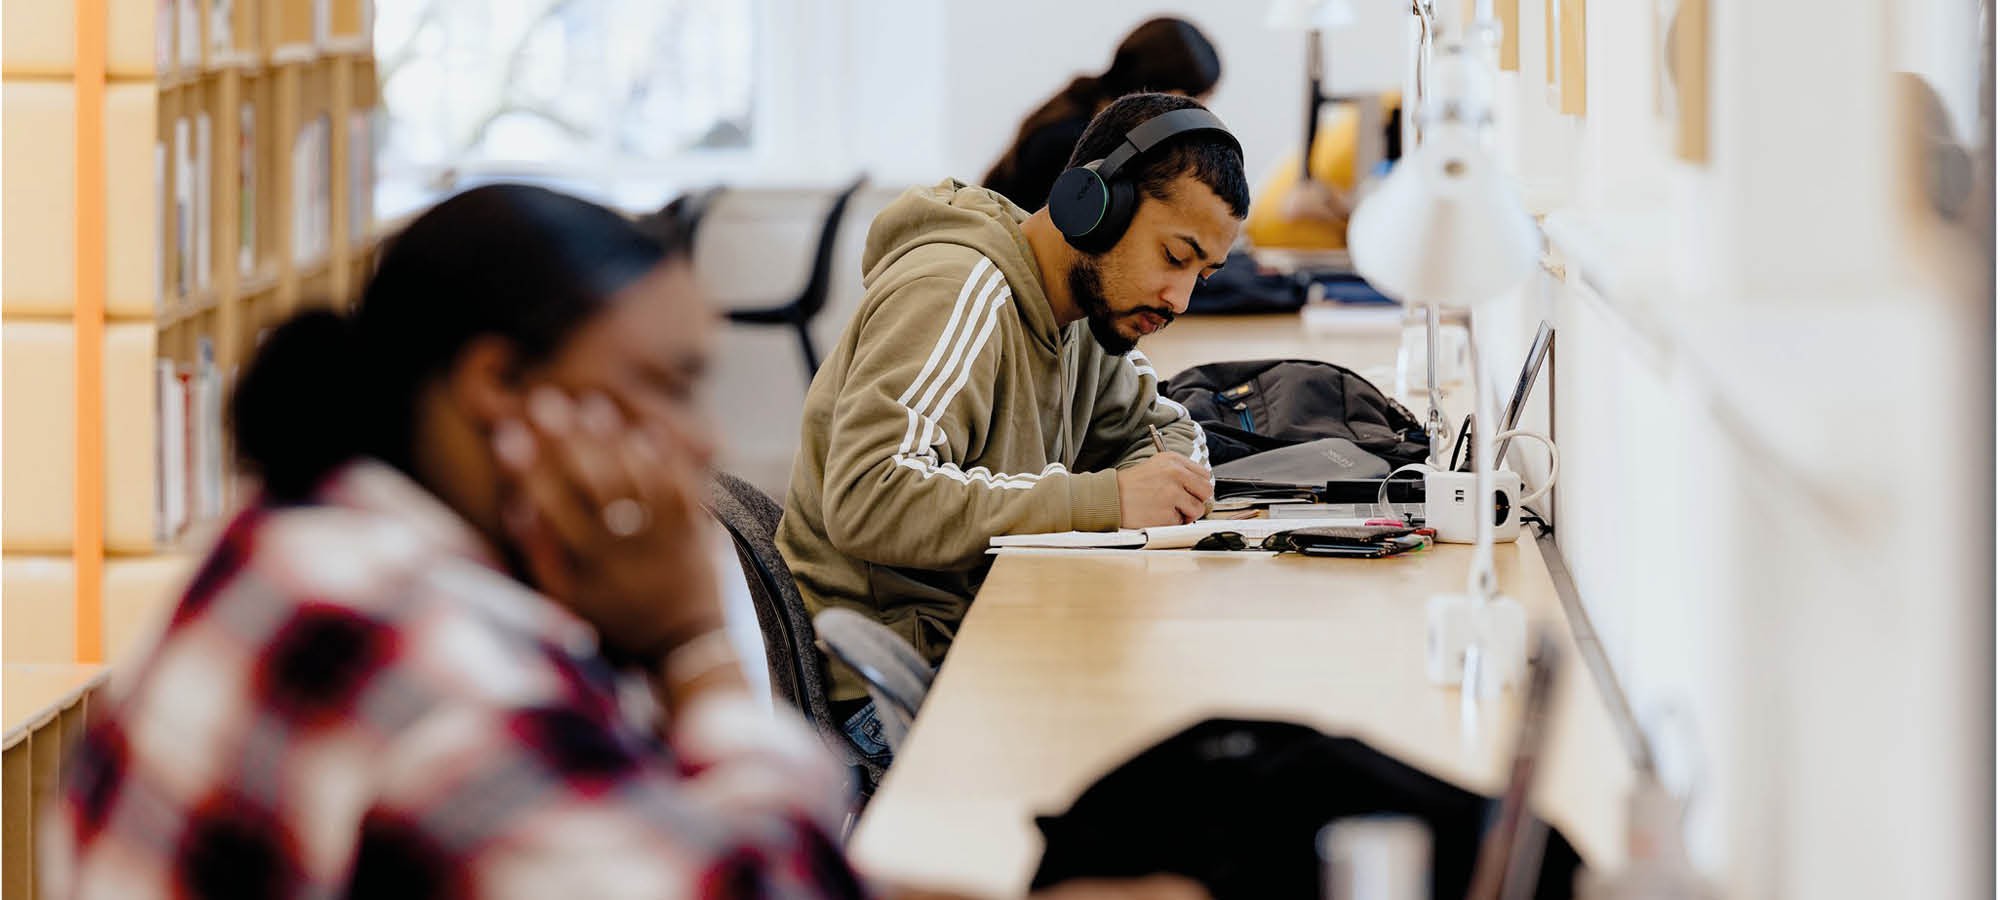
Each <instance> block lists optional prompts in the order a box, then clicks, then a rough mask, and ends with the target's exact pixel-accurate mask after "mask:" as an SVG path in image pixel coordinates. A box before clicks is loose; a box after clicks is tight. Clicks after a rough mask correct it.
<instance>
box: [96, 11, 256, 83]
mask: <svg viewBox="0 0 2000 900" xmlns="http://www.w3.org/2000/svg"><path fill="white" fill-rule="evenodd" d="M237 2H238V3H247V2H249V0H237ZM107 11H108V15H107V16H106V19H105V35H104V43H105V49H104V52H105V59H104V67H105V70H106V71H108V72H109V73H110V74H111V76H112V77H114V78H151V77H152V76H153V73H154V71H155V70H156V69H157V68H158V66H157V65H156V61H157V59H158V58H159V49H158V46H157V44H155V43H154V38H155V36H156V35H158V34H159V31H158V29H159V28H164V27H165V26H166V23H165V22H155V21H154V20H155V19H158V18H160V15H159V2H158V0H107ZM168 34H169V36H171V34H172V32H171V31H169V32H168Z"/></svg>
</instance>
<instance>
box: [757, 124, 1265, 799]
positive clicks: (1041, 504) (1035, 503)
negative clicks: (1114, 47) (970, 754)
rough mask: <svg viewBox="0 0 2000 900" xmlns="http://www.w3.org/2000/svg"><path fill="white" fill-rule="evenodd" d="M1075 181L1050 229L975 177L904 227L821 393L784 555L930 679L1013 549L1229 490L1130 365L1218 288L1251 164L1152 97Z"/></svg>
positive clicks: (1219, 135) (865, 737)
mask: <svg viewBox="0 0 2000 900" xmlns="http://www.w3.org/2000/svg"><path fill="white" fill-rule="evenodd" d="M1070 165H1071V167H1072V168H1071V169H1070V170H1069V171H1067V172H1064V173H1063V174H1062V176H1061V177H1060V178H1058V179H1057V181H1056V184H1055V188H1054V190H1053V191H1052V193H1051V196H1050V198H1049V204H1048V205H1047V206H1045V207H1044V208H1043V209H1041V210H1040V211H1038V212H1035V213H1034V214H1032V215H1030V214H1029V213H1027V212H1026V211H1024V210H1022V209H1020V208H1019V207H1016V206H1014V205H1013V204H1012V203H1009V202H1008V201H1007V200H1006V199H1005V198H1003V197H1001V196H1000V195H999V194H996V193H994V192H992V191H988V190H986V189H984V188H978V187H972V186H968V185H965V184H962V183H960V182H958V181H955V180H952V181H946V182H944V183H943V184H940V185H938V186H936V187H931V188H918V189H914V190H911V191H910V192H908V193H906V194H904V195H903V196H902V197H901V198H899V199H898V200H897V201H896V202H895V203H893V204H891V205H890V206H889V207H888V208H887V209H885V210H884V211H883V212H882V214H881V215H880V216H878V217H876V219H875V222H874V225H873V226H872V228H871V229H870V231H869V234H868V244H867V249H866V252H865V255H864V257H863V260H862V265H863V271H864V272H865V273H866V274H865V277H864V282H863V283H864V284H865V285H866V288H867V291H866V293H865V294H864V296H863V297H862V300H861V309H860V311H859V312H857V313H856V314H855V317H854V319H853V321H852V322H851V323H850V324H849V325H848V328H847V333H846V334H845V335H844V336H843V337H842V338H841V342H840V346H839V348H838V349H836V350H835V351H834V353H833V354H832V356H831V358H829V359H828V360H827V361H826V364H825V365H824V366H822V367H821V368H820V371H819V375H818V377H817V378H815V379H814V380H813V384H812V388H811V389H810V390H809V391H808V392H807V394H806V405H805V422H804V425H803V429H802V431H803V434H802V439H801V446H800V448H799V455H798V458H797V461H796V462H795V463H794V465H793V470H792V481H791V489H790V493H789V495H788V496H787V498H786V503H785V516H784V520H783V522H782V523H781V524H780V526H779V528H778V540H777V543H778V547H779V549H780V551H781V552H782V553H783V554H784V557H785V561H786V563H787V564H788V565H789V566H790V567H791V570H792V575H793V576H794V578H795V579H796V580H797V582H798V587H799V593H800V594H801V595H802V596H803V597H804V599H805V602H806V605H807V607H808V608H809V609H811V610H812V612H813V613H815V614H817V613H818V612H819V611H820V610H821V609H824V608H827V607H830V606H842V607H847V608H850V609H854V610H857V611H859V612H862V613H864V614H866V615H869V616H872V617H874V618H875V619H877V620H879V621H881V622H882V623H883V624H885V625H887V626H889V627H890V628H891V629H893V630H895V631H896V632H897V633H898V634H900V635H902V636H903V638H904V639H905V640H908V641H909V642H910V644H911V645H912V646H914V647H915V648H916V649H917V651H918V652H919V653H921V654H922V655H923V656H924V658H925V659H926V660H928V661H929V662H930V663H931V664H933V665H936V664H937V663H938V662H939V661H940V660H942V659H943V658H944V653H945V650H946V648H947V647H949V645H950V644H951V640H952V636H953V634H954V633H955V632H956V631H957V629H958V623H959V621H960V620H961V619H963V618H964V615H965V610H966V607H967V606H968V605H969V604H970V603H971V601H972V597H973V594H974V592H975V591H977V590H978V587H979V584H980V582H981V580H982V579H984V577H985V575H986V571H987V568H988V567H989V565H990V564H991V560H990V558H989V557H987V556H986V549H987V542H988V540H989V539H990V538H992V537H993V536H995V535H1001V534H1032V533H1039V532H1050V531H1108V530H1112V529H1116V528H1120V527H1125V528H1143V527H1147V526H1155V525H1170V524H1180V523H1183V522H1190V521H1193V520H1194V519H1196V518H1199V517H1200V516H1201V515H1202V514H1203V513H1204V512H1205V511H1206V509H1207V505H1208V502H1209V500H1210V498H1211V496H1212V493H1213V482H1212V480H1211V478H1210V475H1209V471H1208V463H1207V457H1208V451H1207V447H1206V444H1205V440H1204V437H1203V435H1202V432H1201V429H1200V427H1199V426H1197V425H1196V424H1195V423H1194V421H1193V420H1192V419H1190V418H1189V417H1188V414H1187V410H1186V409H1184V408H1182V407H1181V406H1180V405H1179V404H1177V403H1174V402H1173V401H1172V400H1169V399H1167V398H1165V397H1162V396H1160V395H1159V391H1158V389H1157V382H1158V380H1159V376H1158V374H1157V373H1156V372H1154V370H1153V367H1152V365H1151V364H1150V363H1148V362H1147V361H1146V358H1145V357H1144V356H1142V355H1140V354H1139V353H1138V352H1137V351H1136V350H1135V349H1134V347H1135V345H1136V344H1137V343H1138V341H1139V339H1140V338H1142V337H1144V336H1145V335H1148V334H1151V333H1153V332H1155V331H1158V330H1160V329H1162V328H1165V327H1166V326H1167V325H1168V324H1170V323H1172V322H1173V320H1174V317H1175V316H1177V315H1179V314H1180V313H1182V312H1183V311H1185V310H1186V309H1187V304H1188V297H1189V295H1190V293H1191V292H1192V291H1193V290H1194V286H1195V283H1196V282H1197V281H1199V280H1201V279H1203V278H1206V277H1207V276H1208V275H1210V274H1212V273H1213V272H1215V271H1216V270H1217V269H1219V268H1221V266H1222V261H1223V258H1224V255H1225V254H1226V253H1227V252H1228V250H1229V247H1230V245H1231V244H1232V243H1234V242H1235V240H1236V235H1237V231H1238V229H1239V228H1241V226H1242V222H1243V217H1244V215H1245V214H1246V212H1247V211H1248V208H1249V203H1250V198H1249V186H1248V184H1247V182H1246V181H1245V178H1244V174H1243V154H1242V150H1241V148H1240V147H1239V146H1238V144H1237V142H1236V139H1235V138H1234V137H1232V136H1231V135H1230V134H1229V132H1228V131H1227V130H1226V129H1225V128H1224V127H1223V125H1222V122H1221V121H1220V120H1219V119H1217V118H1216V117H1215V116H1214V115H1212V114H1211V113H1209V112H1208V111H1207V110H1206V109H1204V108H1202V106H1201V105H1200V104H1199V103H1197V102H1195V101H1193V100H1190V99H1188V98H1186V97H1180V96H1174V95H1168V94H1132V95H1128V96H1126V97H1124V98H1122V99H1120V100H1117V101H1116V102H1114V103H1112V104H1111V105H1110V106H1108V107H1106V108H1105V109H1104V110H1103V111H1102V112H1100V113H1099V114H1098V115H1097V116H1096V118H1094V119H1093V120H1092V121H1091V123H1090V126H1089V127H1088V129H1086V130H1085V132H1084V134H1083V138H1082V140H1081V141H1080V142H1079V143H1078V145H1077V148H1076V151H1075V153H1074V155H1073V156H1072V157H1071V160H1070ZM1155 429H1157V431H1158V434H1159V435H1160V436H1161V437H1162V438H1163V439H1164V443H1165V447H1166V452H1164V453H1160V452H1157V451H1156V450H1155V441H1154V437H1153V433H1154V430H1155ZM829 666H830V670H831V674H832V675H833V688H832V691H831V699H832V700H833V701H834V708H835V712H836V715H837V716H838V717H839V718H841V719H842V720H843V722H844V723H845V725H846V730H847V732H848V734H849V736H850V737H852V738H853V739H854V741H855V743H856V744H857V746H858V747H859V748H860V749H861V750H862V751H863V752H864V753H867V754H869V755H871V756H875V757H877V758H878V759H882V760H886V757H887V749H888V748H887V746H886V745H885V744H883V743H882V742H881V740H880V726H879V721H878V720H877V719H876V717H875V710H874V709H873V707H872V706H871V705H869V704H868V703H867V694H866V691H865V689H864V687H863V683H862V681H861V680H860V679H859V677H858V676H856V675H855V674H854V673H853V672H851V671H849V670H847V669H846V668H845V667H843V666H840V665H838V664H833V663H830V664H829Z"/></svg>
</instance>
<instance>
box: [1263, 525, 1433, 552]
mask: <svg viewBox="0 0 2000 900" xmlns="http://www.w3.org/2000/svg"><path fill="white" fill-rule="evenodd" d="M1292 543H1293V546H1295V547H1297V548H1298V551H1299V552H1300V553H1303V554H1305V555H1307V556H1331V557H1340V558H1346V559H1381V558H1383V557H1385V556H1396V555H1398V554H1401V553H1408V552H1410V551H1412V550H1419V549H1422V548H1424V547H1426V546H1429V545H1430V539H1429V538H1428V537H1426V536H1424V535H1422V534H1418V533H1416V531H1415V530H1413V529H1410V528H1396V527H1375V528H1301V529H1299V530H1298V531H1295V532H1292Z"/></svg>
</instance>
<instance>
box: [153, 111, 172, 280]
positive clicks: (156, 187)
mask: <svg viewBox="0 0 2000 900" xmlns="http://www.w3.org/2000/svg"><path fill="white" fill-rule="evenodd" d="M153 196H154V197H157V198H159V200H160V205H159V208H158V209H159V211H161V212H164V213H166V214H167V215H168V216H172V215H173V213H171V212H167V211H168V210H171V209H173V208H174V206H173V204H171V203H168V202H167V200H168V197H167V145H166V142H164V141H155V142H154V143H153ZM153 225H154V227H159V226H161V225H165V226H166V228H165V229H164V230H163V231H162V234H165V233H170V232H172V231H173V225H172V223H170V222H164V221H158V220H156V221H154V223H153ZM166 308H167V242H166V240H165V239H164V238H162V239H161V240H157V241H154V242H153V309H154V311H155V312H159V311H164V310H165V309H166Z"/></svg>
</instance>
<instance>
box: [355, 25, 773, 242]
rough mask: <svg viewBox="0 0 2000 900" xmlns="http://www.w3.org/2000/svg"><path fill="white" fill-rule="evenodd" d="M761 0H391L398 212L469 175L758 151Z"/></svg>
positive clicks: (628, 170)
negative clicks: (758, 18) (758, 20)
mask: <svg viewBox="0 0 2000 900" xmlns="http://www.w3.org/2000/svg"><path fill="white" fill-rule="evenodd" d="M757 2H758V0H380V2H379V3H378V8H377V12H376V19H375V22H376V25H375V48H376V56H377V60H378V65H379V67H380V72H381V78H382V98H383V105H384V111H383V115H384V118H385V127H384V128H383V135H382V143H381V146H380V147H379V150H378V153H379V161H380V168H379V172H380V177H381V182H382V185H383V193H384V195H385V196H384V202H383V204H382V205H383V207H384V210H385V213H386V214H390V215H393V214H394V211H395V210H401V209H408V208H412V207H414V206H415V205H417V204H420V203H422V202H424V200H425V199H427V198H429V197H431V196H435V194H436V193H437V192H439V191H442V190H447V189H449V188H450V187H451V186H452V185H453V184H454V183H455V182H456V181H458V180H459V179H460V178H463V177H466V176H478V175H481V174H495V175H514V176H520V175H530V176H540V177H545V178H550V179H554V180H565V179H575V180H578V181H582V182H586V183H594V184H596V185H598V186H600V187H601V186H602V185H604V184H606V183H609V182H614V181H616V180H618V179H620V178H628V177H641V178H643V177H648V176H651V175H655V174H657V173H658V172H660V171H661V170H662V169H664V168H666V167H668V166H671V165H674V164H676V163H683V162H687V161H689V160H691V159H695V158H703V157H708V158H713V157H729V156H746V155H748V153H749V151H750V150H752V149H753V147H754V144H755V141H756V139H757V137H758V135H757V134H756V131H757V129H756V128H755V127H754V126H753V121H754V115H753V113H754V112H755V106H756V99H757V87H758V85H757V82H758V81H759V77H758V76H759V72H758V69H757V65H756V55H757V54H758V53H759V52H762V51H761V50H760V48H759V47H758V46H757V44H758V41H757V40H756V37H757V35H756V28H755V25H756V14H757V10H756V8H755V7H756V5H757ZM398 201H401V202H398Z"/></svg>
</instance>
